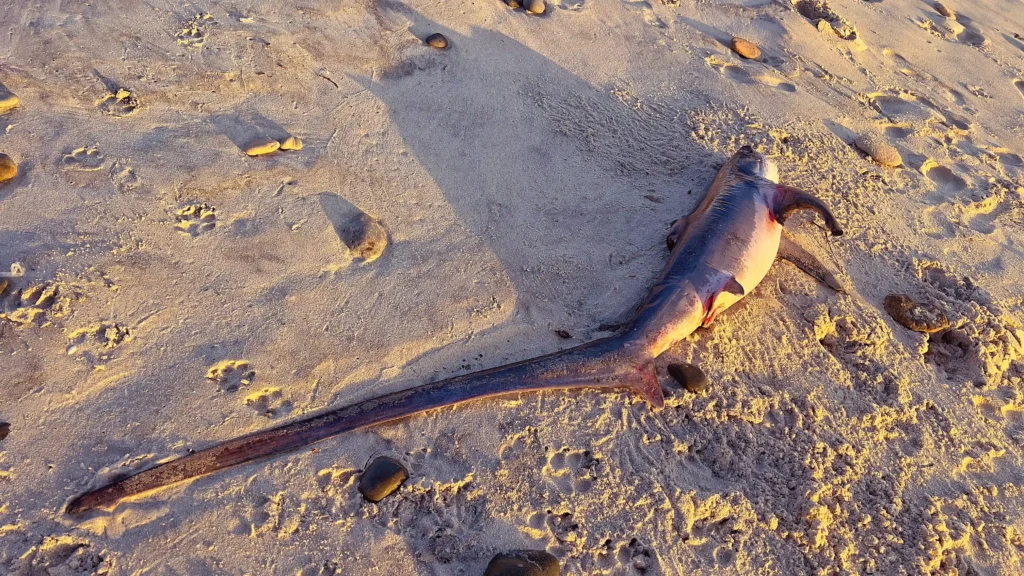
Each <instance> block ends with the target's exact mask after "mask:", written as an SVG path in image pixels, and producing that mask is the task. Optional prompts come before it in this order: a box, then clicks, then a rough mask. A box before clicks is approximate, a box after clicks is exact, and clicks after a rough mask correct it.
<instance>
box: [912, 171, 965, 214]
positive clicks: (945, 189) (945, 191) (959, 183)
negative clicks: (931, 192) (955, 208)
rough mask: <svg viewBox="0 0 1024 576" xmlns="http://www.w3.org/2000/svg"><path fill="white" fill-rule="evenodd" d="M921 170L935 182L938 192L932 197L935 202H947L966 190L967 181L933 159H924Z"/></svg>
mask: <svg viewBox="0 0 1024 576" xmlns="http://www.w3.org/2000/svg"><path fill="white" fill-rule="evenodd" d="M921 172H922V173H923V174H924V175H925V176H927V177H928V179H929V180H931V181H932V183H934V184H935V190H936V192H937V193H938V197H936V198H933V201H934V203H935V204H938V203H941V202H948V201H950V200H952V199H954V198H955V197H956V196H957V195H958V194H960V193H961V192H963V191H964V190H967V181H965V180H964V179H963V178H961V177H960V176H958V175H957V174H956V173H955V172H953V171H952V170H950V169H949V168H947V167H945V166H942V165H941V164H939V163H937V162H935V161H934V160H927V161H925V163H924V165H923V166H921Z"/></svg>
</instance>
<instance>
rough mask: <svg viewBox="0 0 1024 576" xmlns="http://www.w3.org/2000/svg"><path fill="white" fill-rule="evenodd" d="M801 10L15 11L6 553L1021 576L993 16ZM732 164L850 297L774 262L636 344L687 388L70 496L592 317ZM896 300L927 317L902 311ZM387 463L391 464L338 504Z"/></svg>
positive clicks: (1012, 246) (903, 2) (1014, 165)
mask: <svg viewBox="0 0 1024 576" xmlns="http://www.w3.org/2000/svg"><path fill="white" fill-rule="evenodd" d="M825 4H826V3H825V2H820V1H818V0H814V1H806V0H799V1H798V2H790V1H789V0H776V1H766V0H734V1H730V2H703V1H701V2H697V1H689V0H679V1H663V2H653V1H651V2H647V1H607V2H598V1H596V0H558V1H553V2H548V4H547V10H546V13H545V14H544V15H543V16H539V17H538V16H533V15H528V14H525V13H524V12H523V11H522V10H520V11H511V10H509V8H508V7H507V6H506V5H505V4H504V3H503V2H501V1H499V0H494V1H493V2H490V1H483V2H481V1H477V2H471V3H435V2H421V1H419V0H415V1H409V2H397V1H392V0H387V1H385V0H378V1H370V0H361V1H358V2H346V3H336V2H326V1H320V0H312V1H310V2H306V3H304V4H302V5H295V4H292V3H279V2H277V3H275V2H265V1H262V0H260V1H257V2H252V3H249V4H246V5H245V6H244V8H240V7H239V6H238V5H235V4H229V3H219V2H207V3H204V4H202V5H196V4H191V3H189V4H188V5H185V6H178V5H171V4H159V3H157V4H152V3H149V4H147V3H132V2H114V3H98V4H94V5H78V4H75V5H71V4H66V3H57V2H42V3H39V2H36V3H31V2H23V1H21V0H15V1H14V3H13V4H12V5H10V6H8V7H7V8H6V10H4V11H3V13H2V14H0V28H2V29H3V30H2V32H3V37H4V38H5V39H6V40H5V41H4V42H3V43H0V48H2V51H3V55H4V59H3V63H2V64H0V82H2V85H0V93H2V94H8V93H9V94H13V95H17V97H18V100H19V105H18V106H17V107H15V108H11V109H9V110H6V111H4V112H2V113H0V152H2V153H5V154H8V155H10V156H11V158H12V159H13V160H14V161H15V162H17V164H18V168H19V171H18V175H17V176H16V177H15V178H14V179H13V180H11V181H10V182H7V183H3V184H0V269H2V270H6V269H7V267H8V266H10V264H11V263H14V262H18V263H21V264H23V265H24V267H25V274H24V276H21V277H17V278H12V279H11V281H10V285H9V286H8V287H7V288H6V289H5V291H4V292H3V293H0V358H2V361H0V364H2V367H3V373H4V375H3V378H2V380H0V392H2V393H0V420H3V421H7V422H10V423H11V430H10V435H9V436H8V437H7V438H6V439H4V440H2V441H0V486H2V488H3V492H4V494H5V498H3V499H0V572H6V573H13V574H39V573H64V574H76V573H80V574H133V573H145V574H174V573H189V574H214V573H227V574H288V575H294V574H302V575H307V576H308V575H314V574H355V573H368V572H373V571H376V572H379V573H387V574H478V573H482V571H483V569H484V567H485V566H486V564H487V562H488V560H489V559H490V557H491V556H492V555H493V554H494V553H495V552H498V551H502V550H508V549H513V548H543V549H546V550H548V551H549V552H552V553H553V554H555V555H556V556H557V557H558V558H559V559H560V561H561V562H562V564H563V571H564V573H566V574H588V575H590V574H606V575H610V574H711V573H715V574H721V573H727V574H749V573H761V574H805V573H817V574H835V573H886V574H888V573H907V574H923V573H941V574H954V573H958V574H965V573H979V574H1017V573H1020V572H1022V571H1024V567H1022V566H1021V554H1022V552H1024V536H1022V535H1021V534H1022V531H1024V520H1022V510H1021V504H1020V502H1021V500H1020V497H1021V493H1022V490H1024V488H1022V486H1024V478H1022V474H1021V456H1022V453H1021V449H1020V445H1021V439H1022V435H1024V381H1022V378H1024V324H1022V322H1021V313H1022V309H1024V292H1022V290H1021V287H1020V286H1021V276H1020V274H1021V273H1020V270H1021V269H1024V268H1022V266H1021V265H1022V260H1024V248H1022V246H1021V238H1024V234H1022V232H1024V218H1022V216H1021V215H1022V214H1024V161H1022V160H1021V155H1024V150H1022V149H1021V147H1020V144H1019V142H1020V140H1021V135H1022V118H1024V98H1022V95H1024V40H1021V36H1020V35H1021V34H1024V29H1022V30H1015V29H1013V26H1014V23H1015V22H1020V21H1024V12H1022V9H1021V8H1020V7H1019V6H1017V5H1014V4H1010V3H1003V2H995V1H987V0H983V1H979V2H944V4H945V5H946V6H947V7H948V8H950V9H952V11H953V16H945V15H943V14H942V13H940V12H939V11H938V10H937V9H936V8H935V6H934V5H933V3H931V2H923V1H918V0H884V1H883V2H864V1H862V0H830V1H829V2H828V3H827V10H825ZM438 32H439V33H442V34H443V35H444V36H445V37H446V38H447V39H448V42H449V46H448V48H447V49H445V50H443V51H441V50H437V49H435V48H432V47H430V46H427V45H425V44H424V43H423V41H422V39H423V38H426V37H427V36H428V35H429V34H432V33H438ZM734 36H739V37H742V38H744V39H747V40H749V41H751V42H753V43H755V44H756V45H757V46H758V47H759V48H760V51H761V55H760V58H759V59H754V60H747V59H743V58H741V57H739V56H738V55H737V54H735V53H734V52H732V50H731V49H730V47H729V46H730V41H731V39H732V38H733V37H734ZM869 133H870V134H876V135H880V136H881V137H883V138H885V139H886V140H887V141H888V143H889V144H891V145H892V146H894V147H895V148H896V150H897V151H898V152H899V154H900V157H901V158H902V161H903V166H902V167H899V168H886V167H883V166H881V165H879V164H878V163H876V162H874V161H873V160H871V159H870V158H869V157H868V156H867V155H866V154H864V153H863V152H861V151H860V150H859V149H857V148H856V147H855V146H854V141H855V140H856V139H857V138H858V137H859V136H862V135H864V134H869ZM289 137H297V138H300V139H301V141H302V143H303V144H302V147H301V150H289V151H280V150H278V151H276V152H273V153H271V154H267V155H261V156H256V157H249V156H247V155H246V154H245V150H246V149H247V147H249V146H250V145H251V144H252V143H254V142H256V141H258V140H260V141H265V142H270V141H273V142H276V143H280V142H283V141H286V140H287V139H288V138H289ZM745 144H749V145H753V146H755V147H757V148H758V149H759V150H761V151H762V152H764V153H766V154H768V155H769V156H770V157H772V159H773V160H774V161H775V162H776V163H777V164H778V165H779V168H780V175H781V179H782V181H783V182H785V183H787V184H791V185H796V186H800V187H803V188H805V189H807V190H809V191H811V192H813V193H814V194H816V195H818V196H819V197H821V198H822V199H823V200H825V201H826V202H827V203H828V204H829V205H830V206H831V207H832V208H833V210H834V212H835V214H836V216H837V218H839V220H840V221H841V222H842V224H843V227H844V229H845V230H846V232H847V234H846V236H844V237H843V238H842V239H837V240H833V241H831V242H826V241H825V239H824V238H823V234H822V232H821V231H820V230H819V229H818V228H816V227H815V226H814V225H812V224H811V222H810V221H809V219H807V218H802V219H797V218H793V219H792V221H791V222H790V223H788V224H787V227H788V228H790V229H791V230H792V232H793V233H794V236H795V237H797V238H798V239H799V240H800V242H801V243H802V244H803V245H804V246H805V247H806V248H807V249H808V250H809V251H811V252H812V253H814V254H815V255H816V256H817V257H818V258H819V259H821V260H822V261H825V262H832V263H834V265H835V266H836V268H837V270H839V271H840V278H841V280H842V282H843V284H844V285H845V286H847V288H848V289H849V290H850V295H848V296H843V295H838V294H835V293H833V292H831V291H829V290H828V289H827V288H824V287H822V286H820V285H819V284H817V283H816V282H815V281H814V280H812V279H810V278H808V277H806V276H805V275H803V274H802V273H801V272H799V271H798V270H797V269H796V268H795V267H793V266H791V265H789V264H787V263H785V262H780V263H778V264H776V266H775V267H774V268H773V271H772V272H771V273H770V274H769V276H768V277H767V278H766V279H765V281H764V282H763V283H762V284H761V286H759V288H758V289H757V290H755V291H754V292H753V293H752V294H751V295H749V296H748V297H747V298H746V299H745V300H744V301H743V302H742V303H741V304H740V305H737V306H736V307H734V308H733V309H731V310H730V311H729V312H727V313H726V314H724V315H723V316H721V317H720V318H719V319H718V320H716V324H715V325H714V326H713V327H712V328H711V329H708V330H701V331H699V332H698V333H696V334H695V335H693V336H692V337H691V338H690V339H688V341H687V342H685V343H683V344H681V345H679V346H677V347H676V348H675V349H673V350H671V351H670V352H669V353H667V354H666V357H665V359H664V362H663V363H662V368H663V367H664V366H663V365H664V364H667V363H668V362H694V363H697V364H699V365H701V366H702V367H703V368H704V369H705V371H707V373H708V375H709V377H710V380H711V386H710V388H709V390H708V392H707V393H705V394H704V395H699V396H695V395H688V394H683V393H678V392H677V393H675V394H673V395H672V396H671V397H670V398H669V399H668V402H667V407H666V408H665V409H664V410H661V411H651V410H650V409H649V408H648V407H647V406H646V405H645V404H644V403H643V402H642V401H640V400H638V399H637V398H634V397H632V396H631V395H629V394H627V393H622V394H597V393H587V392H575V393H568V394H533V395H523V396H521V397H510V398H505V399H499V400H495V401H490V402H481V403H475V404H470V405H466V406H463V407H459V408H455V409H447V410H440V411H437V412H434V413H430V414H428V415H424V416H421V417H415V418H411V419H408V420H406V421H402V422H398V423H395V424H391V425H387V426H381V427H378V428H375V429H373V430H368V431H364V432H357V433H351V434H347V435H344V436H342V437H340V438H336V439H332V440H328V441H325V442H322V443H320V444H318V445H317V446H315V449H313V450H307V451H302V452H300V453H297V454H294V455H290V456H286V457H282V458H276V459H272V460H270V461H267V462H264V463H258V464H253V465H249V466H243V467H240V468H238V469H235V470H231V471H228V472H226V473H223V474H219V475H216V476H213V477H210V478H205V479H200V480H198V481H195V482H192V483H189V484H186V485H184V486H179V487H174V488H171V489H168V490H165V491H162V492H159V493H157V494H153V495H151V496H149V497H147V498H145V499H140V500H138V501H135V502H129V503H125V504H122V505H121V506H119V507H118V508H117V509H116V510H114V511H113V512H109V513H108V512H101V513H94V514H92V515H89V516H87V517H85V518H84V519H79V518H70V517H67V516H65V515H63V514H62V513H61V511H60V510H61V507H62V505H63V504H64V503H65V502H66V500H67V499H68V498H70V497H72V496H74V495H76V494H79V493H80V492H81V491H82V490H84V489H86V488H88V487H94V486H98V485H101V484H103V483H105V482H106V481H108V480H109V479H110V478H112V477H115V476H116V475H117V474H118V473H119V472H120V471H123V470H134V469H139V468H144V467H147V466H150V465H152V464H153V463H156V462H160V461H163V460H165V459H168V458H172V457H175V456H179V455H181V454H184V453H186V452H187V451H188V450H189V449H190V448H192V447H198V446H207V445H209V444H211V443H213V442H216V441H218V440H223V439H226V438H230V437H234V436H237V435H239V434H243V433H246V432H250V431H253V430H257V429H261V428H264V427H267V426H269V425H272V424H274V423H277V422H281V421H284V420H285V419H287V418H289V417H294V416H301V415H302V414H307V413H310V412H312V411H315V410H318V409H322V408H324V407H327V406H337V405H341V404H344V403H348V402H351V401H354V400H358V399H362V398H367V397H370V396H373V395H376V394H379V393H381V392H385V391H393V390H399V389H402V388H405V387H409V386H413V385H416V384H418V383H422V382H425V381H427V380H430V379H435V378H440V377H445V376H450V375H453V374H457V373H461V372H465V371H470V370H475V369H480V368H486V367H490V366H495V365H498V364H501V363H505V362H509V361H515V360H520V359H524V358H528V357H531V356H534V355H538V354H542V353H546V352H550V351H553V350H556V349H559V348H561V347H565V346H569V345H572V344H576V343H580V342H583V341H586V340H588V339H591V338H594V337H597V336H600V335H601V334H603V332H600V331H599V327H600V326H601V325H611V324H615V323H618V322H622V321H623V320H625V319H627V318H628V317H629V315H630V314H631V313H632V308H633V307H634V306H635V305H636V304H637V303H638V302H639V301H640V299H641V298H642V297H643V295H644V294H645V293H646V291H647V289H648V287H649V286H650V284H651V282H652V281H653V280H654V277H655V276H656V275H657V273H658V272H659V270H660V269H661V266H662V264H663V262H664V259H665V256H666V253H665V250H664V240H665V234H666V233H667V229H668V225H669V223H670V222H672V221H673V220H674V219H676V218H678V217H679V216H681V215H683V214H685V213H686V212H687V211H688V210H689V209H690V208H691V207H692V206H694V205H695V204H696V202H697V201H698V199H699V198H700V195H701V194H702V192H703V189H704V187H705V186H706V185H707V183H708V182H709V181H710V179H711V177H712V176H713V174H714V172H715V170H716V167H717V165H718V163H720V162H722V161H723V160H724V159H725V158H726V157H727V156H728V155H729V154H731V153H732V152H733V151H734V150H735V149H736V148H737V147H739V146H741V145H745ZM891 293H905V294H908V295H911V296H913V297H914V298H915V299H918V300H920V301H922V302H926V303H928V304H929V305H934V306H937V307H939V308H941V309H942V310H943V311H944V312H945V314H946V316H947V317H948V320H949V322H950V326H951V327H950V329H948V330H945V331H941V332H939V333H936V334H934V335H930V336H929V335H923V334H918V333H915V332H911V331H909V330H907V329H905V328H903V327H902V326H900V325H899V324H898V323H896V322H895V321H893V320H892V319H891V318H890V317H889V315H888V314H887V313H886V312H885V310H884V300H885V297H886V296H887V295H888V294H891ZM557 330H564V331H567V332H568V333H569V334H570V335H571V336H572V337H573V339H572V340H564V339H562V338H560V337H559V336H558V335H557V334H556V331H557ZM662 376H663V380H664V381H665V382H666V384H668V380H667V377H665V376H664V370H663V369H662ZM380 455H383V456H390V457H393V458H396V459H399V460H401V461H402V462H403V463H404V465H405V466H407V467H408V468H409V471H410V478H409V480H408V481H407V482H406V483H405V485H403V487H402V488H401V489H400V490H399V491H398V492H396V493H395V494H393V495H392V496H390V497H388V498H386V499H384V500H383V501H381V502H380V503H378V504H369V503H366V502H364V501H363V500H362V498H361V497H360V496H359V494H358V491H357V490H356V485H357V483H358V475H359V471H360V470H361V469H362V468H363V467H364V466H366V465H367V463H368V462H370V461H371V460H372V459H373V458H374V457H376V456H380Z"/></svg>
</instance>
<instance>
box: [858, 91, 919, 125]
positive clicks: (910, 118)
mask: <svg viewBox="0 0 1024 576" xmlns="http://www.w3.org/2000/svg"><path fill="white" fill-rule="evenodd" d="M871 105H872V107H874V108H875V110H877V111H878V112H880V113H881V114H882V115H883V116H885V117H887V118H888V119H889V120H890V121H891V122H892V123H893V124H902V125H908V124H909V125H914V124H916V123H921V122H928V121H930V120H932V119H934V118H935V114H933V113H932V111H931V110H929V109H928V108H927V107H925V106H922V105H921V104H920V103H918V101H917V99H916V98H914V97H913V96H909V95H908V96H905V97H903V96H889V95H886V94H873V95H872V96H871Z"/></svg>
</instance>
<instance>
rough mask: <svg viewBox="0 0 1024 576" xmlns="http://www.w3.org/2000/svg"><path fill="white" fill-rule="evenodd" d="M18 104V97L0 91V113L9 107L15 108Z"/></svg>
mask: <svg viewBox="0 0 1024 576" xmlns="http://www.w3.org/2000/svg"><path fill="white" fill-rule="evenodd" d="M19 104H21V99H20V98H18V97H17V96H15V95H14V94H11V93H10V92H4V91H0V114H3V113H4V112H7V111H8V110H10V109H11V108H17V107H18V105H19Z"/></svg>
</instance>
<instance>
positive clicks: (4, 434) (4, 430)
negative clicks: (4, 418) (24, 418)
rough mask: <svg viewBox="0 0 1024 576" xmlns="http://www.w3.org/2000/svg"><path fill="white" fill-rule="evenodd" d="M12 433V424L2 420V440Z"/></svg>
mask: <svg viewBox="0 0 1024 576" xmlns="http://www.w3.org/2000/svg"><path fill="white" fill-rule="evenodd" d="M10 433H11V425H10V424H8V423H7V422H0V441H3V439H4V438H7V435H8V434H10Z"/></svg>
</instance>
